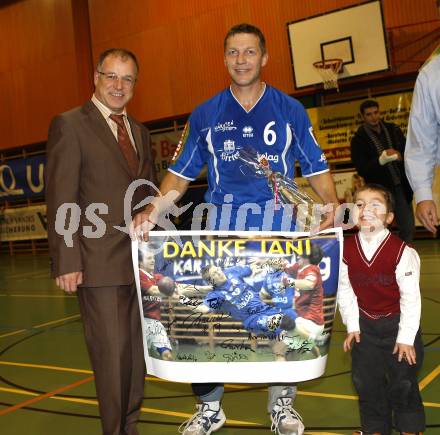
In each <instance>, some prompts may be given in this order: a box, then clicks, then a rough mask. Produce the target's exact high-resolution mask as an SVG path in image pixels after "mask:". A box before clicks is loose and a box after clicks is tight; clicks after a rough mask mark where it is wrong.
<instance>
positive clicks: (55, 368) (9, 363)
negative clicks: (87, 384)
mask: <svg viewBox="0 0 440 435" xmlns="http://www.w3.org/2000/svg"><path fill="white" fill-rule="evenodd" d="M0 365H3V366H13V367H29V368H33V369H46V370H53V371H58V372H70V373H85V374H88V375H90V374H92V373H93V371H92V370H82V369H73V368H69V367H59V366H49V365H44V364H29V363H17V362H13V361H0Z"/></svg>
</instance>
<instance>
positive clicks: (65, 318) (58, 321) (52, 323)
mask: <svg viewBox="0 0 440 435" xmlns="http://www.w3.org/2000/svg"><path fill="white" fill-rule="evenodd" d="M79 317H80V314H74V315H73V316H68V317H64V318H63V319H58V320H52V321H50V322H45V323H40V324H39V325H35V326H33V327H32V328H31V329H37V328H43V327H44V326H49V325H55V324H57V323H60V322H64V321H66V320H70V319H75V318H76V319H79Z"/></svg>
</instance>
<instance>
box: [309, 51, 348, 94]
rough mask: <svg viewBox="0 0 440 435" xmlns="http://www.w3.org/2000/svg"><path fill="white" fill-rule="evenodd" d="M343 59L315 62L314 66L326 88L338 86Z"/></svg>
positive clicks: (336, 87) (337, 88)
mask: <svg viewBox="0 0 440 435" xmlns="http://www.w3.org/2000/svg"><path fill="white" fill-rule="evenodd" d="M342 63H343V62H342V59H325V60H318V61H317V62H313V66H314V67H315V69H316V71H318V73H319V75H320V76H321V77H322V81H323V82H324V89H336V90H337V91H338V92H339V87H338V74H339V72H340V71H341V70H342Z"/></svg>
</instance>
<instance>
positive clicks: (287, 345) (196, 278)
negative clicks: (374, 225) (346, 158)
mask: <svg viewBox="0 0 440 435" xmlns="http://www.w3.org/2000/svg"><path fill="white" fill-rule="evenodd" d="M341 243H342V232H341V230H340V229H333V230H328V231H326V232H323V233H320V234H319V235H315V236H310V235H308V234H305V233H281V232H269V233H263V232H258V233H251V232H200V233H199V232H191V231H187V232H178V233H177V232H176V233H169V232H167V233H166V232H151V233H150V235H149V241H148V242H141V243H137V242H134V243H133V262H134V268H135V276H136V284H137V289H138V296H139V303H140V309H141V312H142V315H141V317H142V324H143V334H144V349H145V360H146V365H147V371H148V373H149V374H152V375H155V376H158V377H161V378H165V379H169V380H172V381H178V382H250V383H254V382H299V381H304V380H307V379H313V378H316V377H319V376H321V375H322V374H323V373H324V369H325V364H326V360H327V355H328V350H329V343H330V335H331V330H332V325H333V320H334V314H335V309H336V292H337V283H338V275H339V265H340V261H341V256H342V247H341Z"/></svg>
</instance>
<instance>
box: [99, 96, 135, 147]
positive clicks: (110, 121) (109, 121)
mask: <svg viewBox="0 0 440 435" xmlns="http://www.w3.org/2000/svg"><path fill="white" fill-rule="evenodd" d="M92 102H93V104H94V105H95V106H96V107H97V108H98V110H99V111H100V112H101V114H102V116H103V117H104V119H105V120H106V121H107V124H108V126H109V127H110V130H111V131H112V133H113V136H114V137H115V139H116V141H118V124H116V122H115V121H113V119H111V118H110V115H113V112H112V111H111V110H110V109H109V108H108V107H107V106H106V105H104V104H102V103H101V101H99V100H98V99H97V98H96V97H95V94H93V96H92ZM118 115H124V118H123V119H124V124H125V128H126V129H127V132H128V137H129V138H130V142H131V145H132V146H133V148H134V150H135V151H136V154H137V149H136V145H135V143H134V139H133V135H132V134H131V127H130V123H129V122H128V119H127V111H126V110H125V107H124V110H123V112H122V113H119V114H118Z"/></svg>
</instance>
